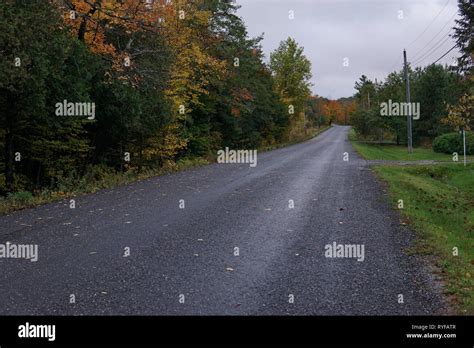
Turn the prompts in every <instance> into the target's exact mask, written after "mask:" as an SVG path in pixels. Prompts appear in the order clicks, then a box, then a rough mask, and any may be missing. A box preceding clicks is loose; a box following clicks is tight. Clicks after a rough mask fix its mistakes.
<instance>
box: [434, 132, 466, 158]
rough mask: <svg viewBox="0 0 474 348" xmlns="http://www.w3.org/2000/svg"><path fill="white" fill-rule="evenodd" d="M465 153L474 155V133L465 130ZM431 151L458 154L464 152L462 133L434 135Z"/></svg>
mask: <svg viewBox="0 0 474 348" xmlns="http://www.w3.org/2000/svg"><path fill="white" fill-rule="evenodd" d="M466 148H467V151H466V153H467V154H468V155H474V134H473V133H469V132H466ZM433 151H434V152H439V153H447V154H452V153H453V152H457V153H458V154H460V155H463V154H464V150H463V143H462V135H461V134H459V133H458V132H455V133H447V134H443V135H440V136H439V137H436V138H435V140H434V141H433Z"/></svg>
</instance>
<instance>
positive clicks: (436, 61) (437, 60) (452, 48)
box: [431, 44, 457, 64]
mask: <svg viewBox="0 0 474 348" xmlns="http://www.w3.org/2000/svg"><path fill="white" fill-rule="evenodd" d="M456 47H457V44H456V45H454V46H453V47H451V49H450V50H449V51H448V52H446V53H445V54H443V55H442V56H441V57H439V58H438V59H436V60H435V61H434V62H433V63H431V64H436V63H438V62H439V61H440V60H441V59H442V58H444V57H445V56H446V55H447V54H448V53H449V52H451V51H452V50H454V49H455V48H456Z"/></svg>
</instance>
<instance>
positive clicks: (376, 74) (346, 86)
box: [237, 0, 458, 99]
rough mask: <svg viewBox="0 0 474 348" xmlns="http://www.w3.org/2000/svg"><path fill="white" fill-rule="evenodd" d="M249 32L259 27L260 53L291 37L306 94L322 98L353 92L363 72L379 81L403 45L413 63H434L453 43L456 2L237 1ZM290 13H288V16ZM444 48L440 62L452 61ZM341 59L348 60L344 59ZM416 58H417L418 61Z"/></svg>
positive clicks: (395, 64)
mask: <svg viewBox="0 0 474 348" xmlns="http://www.w3.org/2000/svg"><path fill="white" fill-rule="evenodd" d="M237 3H238V4H239V5H241V6H242V7H241V9H240V10H239V12H238V14H239V15H240V16H241V17H242V18H243V19H244V21H245V23H246V25H247V29H248V32H249V35H250V36H252V37H254V36H258V35H260V34H262V33H264V40H263V49H264V52H265V54H266V59H267V61H268V57H269V54H270V52H271V51H273V50H274V49H275V48H277V47H278V45H279V43H280V41H281V40H284V39H286V38H287V37H288V36H291V37H293V38H294V39H296V41H297V42H298V43H299V44H300V45H301V46H303V47H304V51H305V55H306V56H307V57H308V58H309V59H310V60H311V63H312V73H313V79H312V83H313V84H314V86H313V92H314V93H315V94H318V95H321V96H324V97H327V98H332V99H336V98H340V97H346V96H351V95H353V94H354V92H355V91H354V83H355V81H356V80H358V78H359V77H360V76H361V75H362V74H365V75H367V76H368V77H369V78H371V79H375V78H377V79H378V80H383V79H384V77H385V76H387V74H388V73H389V72H390V71H393V70H395V69H400V68H401V67H402V52H403V48H406V49H407V54H408V61H410V62H414V63H415V64H414V65H415V66H419V65H423V66H424V65H428V64H429V63H432V62H434V61H435V60H436V59H438V58H439V57H440V56H442V55H443V54H444V53H445V52H447V51H448V50H449V49H450V48H451V47H453V45H454V41H453V39H452V38H451V37H449V36H448V34H450V33H452V30H451V28H452V27H453V26H454V20H455V19H456V18H458V14H457V1H456V0H237ZM290 11H293V13H294V19H292V20H291V19H290V18H289V17H290ZM457 55H458V51H457V49H454V50H453V51H451V52H450V53H449V54H448V55H447V56H446V57H445V58H443V59H442V60H440V63H442V64H444V63H447V64H452V62H453V60H454V57H456V56H457ZM345 58H347V59H348V64H349V66H347V67H345V66H344V65H343V63H344V59H345ZM417 59H420V62H419V63H417Z"/></svg>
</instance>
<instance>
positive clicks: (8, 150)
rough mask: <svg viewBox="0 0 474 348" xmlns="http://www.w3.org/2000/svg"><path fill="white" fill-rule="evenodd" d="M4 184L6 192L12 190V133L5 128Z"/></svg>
mask: <svg viewBox="0 0 474 348" xmlns="http://www.w3.org/2000/svg"><path fill="white" fill-rule="evenodd" d="M5 184H6V187H7V191H8V192H13V190H14V185H13V134H12V133H11V132H10V130H9V129H8V130H7V134H6V135H5Z"/></svg>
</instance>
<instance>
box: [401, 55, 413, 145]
mask: <svg viewBox="0 0 474 348" xmlns="http://www.w3.org/2000/svg"><path fill="white" fill-rule="evenodd" d="M403 62H404V70H405V85H406V100H407V103H408V105H409V107H408V110H409V112H408V115H407V140H408V153H412V152H413V133H412V129H411V120H412V115H411V101H410V79H409V78H408V65H407V51H406V50H403Z"/></svg>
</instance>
